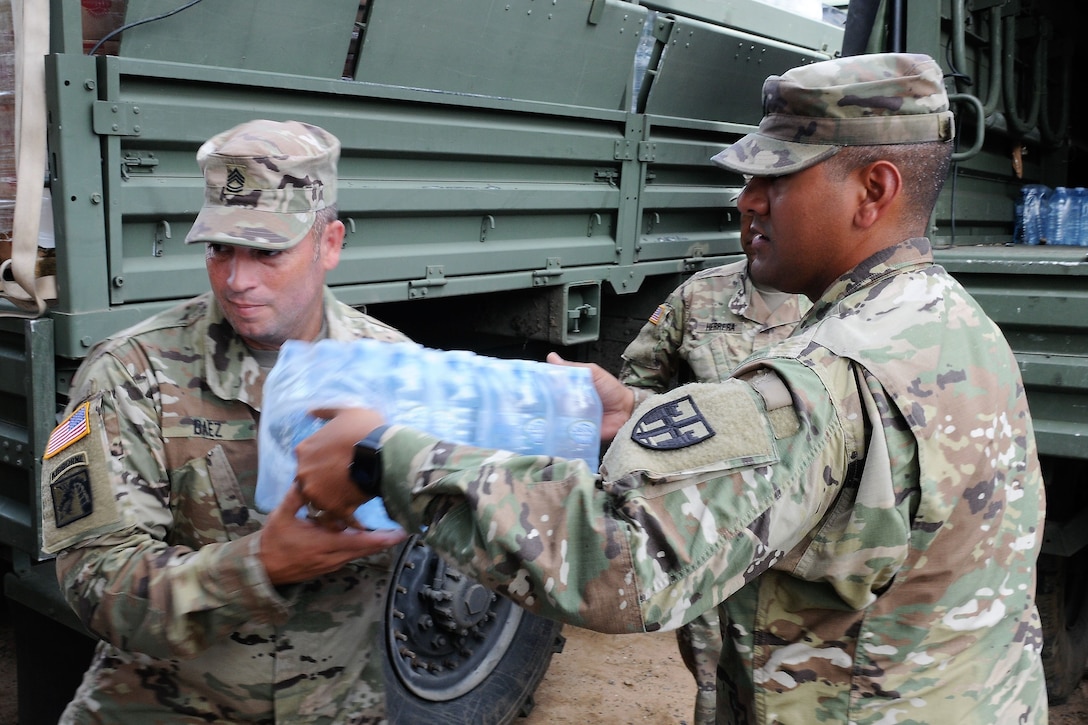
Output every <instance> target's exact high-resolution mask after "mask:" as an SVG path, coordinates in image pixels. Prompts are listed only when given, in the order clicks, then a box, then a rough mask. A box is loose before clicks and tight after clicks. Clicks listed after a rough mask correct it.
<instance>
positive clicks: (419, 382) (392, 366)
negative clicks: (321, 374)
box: [350, 345, 432, 431]
mask: <svg viewBox="0 0 1088 725" xmlns="http://www.w3.org/2000/svg"><path fill="white" fill-rule="evenodd" d="M367 347H368V348H369V346H367ZM422 352H423V348H422V347H418V346H415V345H398V346H397V347H396V349H394V350H393V351H392V353H391V354H390V357H389V359H388V361H387V365H388V368H387V369H386V370H385V372H384V381H383V382H384V383H385V384H386V386H387V389H386V392H387V394H388V396H389V401H390V410H389V413H388V417H389V419H390V420H393V421H395V422H397V423H402V424H404V425H409V426H412V427H413V428H419V429H420V430H425V431H429V430H431V408H432V397H431V391H430V389H429V388H430V385H429V382H430V377H429V376H430V375H431V372H430V371H428V370H427V369H426V368H425V367H424V365H423V355H422V354H421V353H422ZM361 364H362V365H363V366H364V367H361V368H360V369H359V370H358V371H356V372H355V373H353V374H352V375H351V376H350V377H353V378H363V377H365V376H366V375H367V374H368V372H367V371H368V369H369V368H370V367H371V366H370V365H369V364H367V363H361Z"/></svg>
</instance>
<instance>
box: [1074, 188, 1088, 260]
mask: <svg viewBox="0 0 1088 725" xmlns="http://www.w3.org/2000/svg"><path fill="white" fill-rule="evenodd" d="M1073 192H1074V196H1075V197H1076V209H1077V246H1081V247H1088V189H1086V188H1084V187H1083V186H1078V187H1077V188H1076V189H1074V190H1073Z"/></svg>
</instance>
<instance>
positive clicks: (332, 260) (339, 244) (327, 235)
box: [320, 219, 344, 270]
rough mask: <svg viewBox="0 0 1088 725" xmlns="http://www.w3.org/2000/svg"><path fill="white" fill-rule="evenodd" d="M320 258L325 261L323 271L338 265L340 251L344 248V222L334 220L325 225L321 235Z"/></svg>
mask: <svg viewBox="0 0 1088 725" xmlns="http://www.w3.org/2000/svg"><path fill="white" fill-rule="evenodd" d="M320 244H321V246H322V255H321V258H322V259H323V260H324V261H325V269H327V270H329V269H332V268H333V267H335V266H336V265H337V264H339V263H340V250H341V249H343V248H344V222H342V221H340V220H339V219H336V220H334V221H331V222H329V223H328V224H326V225H325V232H324V234H322V235H321V241H320Z"/></svg>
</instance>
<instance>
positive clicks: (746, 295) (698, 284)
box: [619, 261, 810, 393]
mask: <svg viewBox="0 0 1088 725" xmlns="http://www.w3.org/2000/svg"><path fill="white" fill-rule="evenodd" d="M809 307H810V305H809V303H808V300H806V299H805V298H804V297H801V296H800V295H789V296H788V297H787V298H786V299H785V301H784V302H783V303H782V304H781V305H779V306H778V307H777V308H776V309H774V310H773V311H772V310H771V309H770V308H769V306H768V305H767V302H766V301H765V300H764V298H763V295H762V294H761V293H760V291H759V290H758V289H757V288H756V287H755V286H754V285H753V284H752V281H751V279H750V278H749V276H748V263H747V262H746V261H740V262H734V263H732V264H724V265H721V266H719V267H712V268H711V269H705V270H703V271H701V272H698V273H696V274H694V275H692V276H691V277H689V278H688V279H687V280H686V281H685V282H684V283H683V284H681V285H680V286H679V287H677V288H676V289H675V290H674V291H673V293H672V294H670V295H669V296H668V298H667V299H666V300H665V301H664V302H663V303H662V304H660V305H658V308H657V310H655V311H654V314H653V315H652V316H651V317H650V321H649V322H647V323H646V324H645V325H643V326H642V329H641V330H640V331H639V333H638V335H637V336H636V337H635V339H634V340H632V341H631V344H630V345H628V346H627V349H626V350H624V352H623V367H622V368H621V370H620V375H619V378H620V382H622V383H623V384H624V385H627V386H628V387H632V388H642V389H646V390H649V391H651V392H655V393H661V392H664V391H665V390H668V389H669V388H670V387H672V381H673V380H674V379H677V378H680V379H682V378H683V376H682V375H681V374H680V367H681V363H686V364H687V365H688V367H690V368H691V375H692V377H693V379H694V380H697V381H701V382H718V381H719V380H725V379H726V378H727V377H729V373H731V372H732V371H733V368H734V367H736V365H737V363H739V362H740V361H741V360H743V359H744V358H746V357H748V356H749V355H751V354H752V351H753V350H759V349H762V348H765V347H769V346H770V345H771V344H772V343H775V342H778V341H779V340H782V339H784V338H786V337H788V336H789V334H790V333H791V332H792V331H793V328H794V327H795V326H796V325H797V323H798V322H799V321H800V319H801V316H802V315H803V314H804V313H805V312H806V311H807V310H808V308H809ZM682 382H688V381H687V380H682Z"/></svg>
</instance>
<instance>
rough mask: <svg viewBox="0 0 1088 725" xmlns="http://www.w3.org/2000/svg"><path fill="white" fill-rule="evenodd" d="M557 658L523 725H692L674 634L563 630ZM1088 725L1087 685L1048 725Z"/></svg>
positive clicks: (691, 697) (686, 678)
mask: <svg viewBox="0 0 1088 725" xmlns="http://www.w3.org/2000/svg"><path fill="white" fill-rule="evenodd" d="M563 634H564V636H565V637H566V638H567V642H566V645H565V646H564V648H563V651H562V652H561V653H559V654H557V655H555V656H554V657H552V662H551V665H550V666H549V667H548V672H547V674H546V675H544V681H543V682H542V683H541V685H540V687H538V688H537V691H536V697H535V699H536V706H535V707H534V709H533V711H532V712H531V713H530V714H529V717H527V718H525V719H523V720H520V721H519V722H520V723H522V725H553V724H554V725H570V724H573V723H577V724H578V725H586V724H587V723H594V724H599V725H643V724H644V725H690V723H691V715H692V711H693V709H694V708H693V706H694V703H695V681H694V680H693V679H692V678H691V675H690V674H688V671H687V669H685V667H684V663H683V662H682V661H681V660H680V655H679V654H678V653H677V649H676V636H675V635H674V634H673V633H672V632H665V633H661V634H635V635H620V636H616V635H604V634H597V633H596V632H588V631H586V630H584V629H577V628H575V627H564V628H563ZM1086 723H1088V680H1086V681H1085V682H1082V683H1081V686H1080V688H1079V689H1078V690H1077V692H1076V694H1075V695H1074V696H1073V697H1072V698H1071V699H1070V700H1069V702H1067V703H1066V704H1064V705H1060V706H1055V707H1051V708H1050V725H1085V724H1086Z"/></svg>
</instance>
